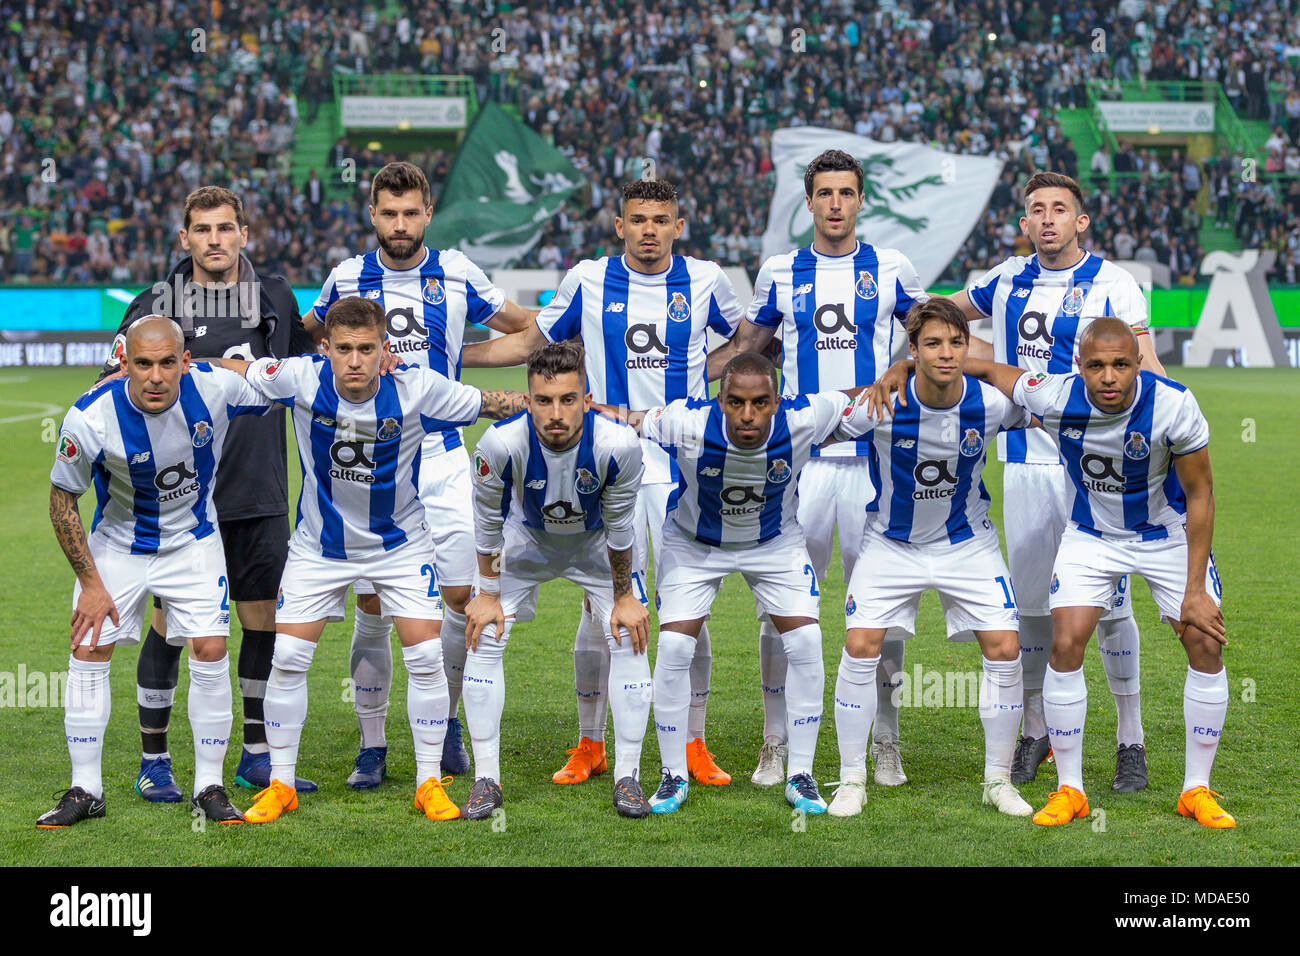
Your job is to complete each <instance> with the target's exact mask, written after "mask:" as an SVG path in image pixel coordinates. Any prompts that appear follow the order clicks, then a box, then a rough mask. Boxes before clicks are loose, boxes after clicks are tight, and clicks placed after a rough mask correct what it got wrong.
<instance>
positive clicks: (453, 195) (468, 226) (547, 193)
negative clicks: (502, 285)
mask: <svg viewBox="0 0 1300 956" xmlns="http://www.w3.org/2000/svg"><path fill="white" fill-rule="evenodd" d="M582 184H583V178H582V175H581V174H580V173H579V172H578V170H577V169H575V168H574V166H573V164H572V163H571V162H569V159H568V157H567V156H565V155H564V154H563V153H561V152H560V151H559V150H557V149H556V148H555V147H554V146H551V145H550V144H549V143H547V142H546V141H545V140H544V139H542V138H541V137H540V136H538V135H537V134H536V133H534V132H533V131H532V130H531V129H529V128H528V127H527V126H525V125H524V124H523V123H521V122H519V120H517V119H515V118H514V117H513V116H511V115H510V114H509V113H507V112H506V111H505V110H503V109H501V107H500V106H498V105H497V104H495V103H489V104H487V105H486V106H485V107H483V109H482V110H480V111H479V114H478V116H476V117H475V118H474V125H473V126H471V127H470V130H469V132H468V133H467V134H466V135H465V141H464V142H463V143H462V144H461V147H460V150H459V151H458V152H457V153H456V160H455V162H454V163H453V164H452V168H451V174H450V175H449V176H448V178H447V186H446V188H445V189H444V190H443V193H442V196H441V198H440V200H439V203H438V211H437V212H436V213H435V214H434V217H433V221H432V222H431V223H429V228H428V230H427V231H426V241H427V242H428V243H429V245H431V246H434V247H435V248H439V249H448V248H456V249H460V250H461V251H462V252H464V253H465V255H467V256H469V257H470V258H471V259H473V260H474V262H475V264H476V265H478V266H479V267H480V268H482V269H501V268H508V267H509V266H512V265H514V264H515V263H516V262H518V261H519V259H520V258H522V257H523V256H524V255H525V254H526V253H527V252H528V250H529V249H531V248H532V247H533V246H534V245H536V243H537V240H538V239H539V238H540V237H541V234H542V226H543V225H544V224H545V222H546V220H547V219H549V218H551V216H553V215H554V214H555V213H556V212H557V211H559V209H560V207H561V206H563V205H564V203H565V201H566V200H567V199H568V198H569V196H570V195H572V193H573V191H574V190H575V189H577V188H578V187H579V186H581V185H582Z"/></svg>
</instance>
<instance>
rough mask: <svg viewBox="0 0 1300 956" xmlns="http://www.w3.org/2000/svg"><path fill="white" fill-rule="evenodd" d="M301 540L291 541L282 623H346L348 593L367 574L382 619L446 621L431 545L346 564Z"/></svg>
mask: <svg viewBox="0 0 1300 956" xmlns="http://www.w3.org/2000/svg"><path fill="white" fill-rule="evenodd" d="M296 541H297V539H296V538H295V539H293V540H292V541H290V542H289V560H288V561H287V562H286V563H285V566H284V576H283V577H282V578H281V579H280V594H279V596H278V597H277V598H276V601H275V620H276V623H277V624H307V623H310V622H314V621H341V620H343V615H344V611H345V610H346V607H347V598H348V588H349V587H350V586H352V585H353V584H355V583H356V582H357V580H359V579H360V577H361V576H362V575H364V576H365V578H366V580H367V581H369V582H370V583H371V584H372V585H373V586H374V589H375V591H374V593H377V594H378V595H379V613H380V614H383V615H386V616H389V617H412V618H417V619H419V620H423V621H441V620H442V594H441V593H440V592H439V590H438V588H439V585H440V581H439V578H438V574H437V572H436V571H435V570H434V564H433V549H432V548H431V547H430V546H429V542H427V541H420V542H416V541H408V542H407V543H406V544H404V545H401V546H400V547H397V548H394V549H393V550H392V551H380V552H378V553H377V554H373V555H368V556H366V557H364V558H349V559H347V560H342V559H339V558H326V557H324V556H322V555H320V554H315V553H313V552H309V551H306V550H304V549H302V548H299V547H297V546H296V545H295V542H296ZM363 593H364V592H363Z"/></svg>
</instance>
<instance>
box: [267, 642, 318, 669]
mask: <svg viewBox="0 0 1300 956" xmlns="http://www.w3.org/2000/svg"><path fill="white" fill-rule="evenodd" d="M315 654H316V644H315V643H314V642H313V641H304V640H303V639H302V638H300V637H294V636H293V635H291V634H277V635H275V653H274V654H273V655H272V657H271V667H272V669H273V670H278V671H283V672H284V673H286V674H300V673H301V674H305V673H306V672H307V668H309V667H311V659H312V657H314V656H315Z"/></svg>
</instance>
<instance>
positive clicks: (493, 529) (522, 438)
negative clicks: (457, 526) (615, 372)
mask: <svg viewBox="0 0 1300 956" xmlns="http://www.w3.org/2000/svg"><path fill="white" fill-rule="evenodd" d="M640 488H641V441H640V439H638V438H637V435H636V432H635V431H633V430H632V429H631V428H629V427H628V426H627V425H624V424H623V423H622V422H616V421H614V420H613V419H610V418H606V417H605V416H603V415H600V414H598V413H597V412H596V411H595V410H590V411H588V412H587V414H586V415H585V416H584V417H583V421H582V436H581V437H580V438H579V439H578V442H577V444H576V445H574V446H573V447H572V448H569V449H566V450H565V451H552V450H551V449H549V448H547V447H546V446H545V445H543V444H542V443H541V442H540V441H539V440H538V438H537V431H536V429H534V428H533V420H532V418H531V417H530V416H529V414H528V412H527V410H525V411H522V412H520V413H519V414H517V415H515V416H513V417H511V418H507V419H506V420H505V421H502V422H497V423H496V424H495V425H493V426H492V427H491V428H489V429H488V430H487V431H486V432H484V433H483V437H482V438H480V439H479V443H478V447H477V448H475V449H474V536H475V539H476V542H477V547H478V550H479V552H480V553H482V554H492V553H494V552H497V551H500V550H501V542H502V537H503V536H502V530H501V529H502V528H503V527H504V525H505V522H506V520H507V519H509V520H512V521H522V522H523V524H524V527H526V528H531V529H532V530H533V531H535V532H539V533H547V534H556V535H575V534H581V533H582V532H584V531H596V530H598V529H600V528H602V527H603V528H604V529H605V535H606V539H607V541H608V544H609V547H611V548H613V549H614V550H615V551H626V550H627V549H628V548H630V547H632V545H633V543H634V542H635V529H634V528H633V516H634V514H635V511H636V496H637V492H638V491H640Z"/></svg>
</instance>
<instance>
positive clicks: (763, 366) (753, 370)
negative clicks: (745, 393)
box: [718, 352, 781, 394]
mask: <svg viewBox="0 0 1300 956" xmlns="http://www.w3.org/2000/svg"><path fill="white" fill-rule="evenodd" d="M733 375H766V376H767V378H768V381H770V382H771V383H772V391H773V392H776V393H778V394H780V391H781V385H780V378H779V376H778V373H777V371H776V366H775V365H773V364H772V363H771V362H769V361H768V360H767V359H766V358H764V357H763V356H762V355H760V354H759V353H758V352H741V353H740V354H739V355H737V356H736V357H735V358H733V359H732V360H731V361H730V362H728V363H727V364H726V365H725V366H723V368H722V380H721V381H720V382H719V383H718V391H719V393H721V392H725V391H726V390H727V386H728V385H729V384H730V382H731V376H733Z"/></svg>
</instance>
